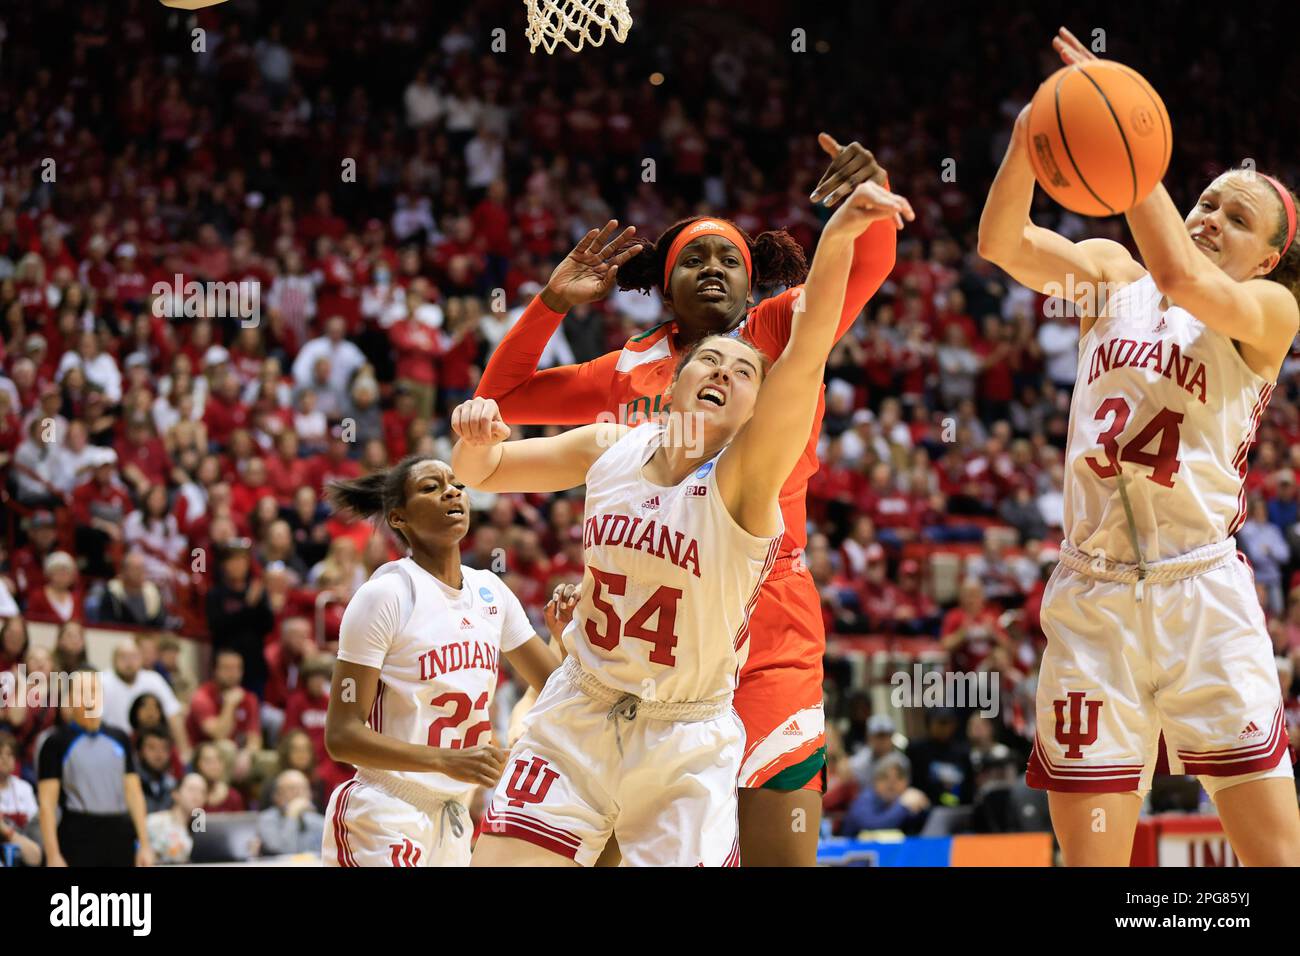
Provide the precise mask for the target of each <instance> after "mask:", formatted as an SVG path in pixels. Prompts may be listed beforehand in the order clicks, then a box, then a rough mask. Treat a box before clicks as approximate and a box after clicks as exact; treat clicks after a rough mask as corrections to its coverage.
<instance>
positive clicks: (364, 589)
mask: <svg viewBox="0 0 1300 956" xmlns="http://www.w3.org/2000/svg"><path fill="white" fill-rule="evenodd" d="M461 574H462V575H463V581H462V587H461V590H460V591H459V592H457V591H453V590H452V589H451V588H450V587H448V586H447V585H445V584H443V583H442V582H441V581H439V580H438V579H437V578H435V577H434V576H433V575H432V574H430V573H429V572H428V571H426V570H424V569H423V568H422V567H420V566H419V565H418V564H416V563H415V561H413V560H412V559H411V558H409V557H408V558H401V559H399V560H397V561H390V562H388V563H387V564H385V565H383V566H382V567H380V568H379V569H378V570H376V571H375V573H374V574H372V575H371V576H370V580H369V581H367V582H366V583H365V584H363V585H361V587H360V588H359V589H358V590H357V593H356V594H355V595H353V597H352V600H351V601H349V602H348V606H347V609H346V610H345V611H344V612H343V622H342V624H341V626H340V629H339V660H343V661H347V662H349V663H352V664H362V665H364V666H366V667H373V668H376V669H377V670H378V671H379V672H380V673H379V691H378V693H376V695H375V702H374V705H373V706H372V707H371V709H370V715H369V721H368V723H369V724H370V727H371V728H372V729H373V730H375V731H377V732H378V733H381V734H383V735H384V736H386V737H394V738H396V739H397V740H404V741H406V742H407V743H412V744H425V745H428V746H430V747H447V748H451V749H458V748H460V747H473V746H477V745H479V744H486V743H488V742H489V741H490V738H491V733H492V723H491V713H490V708H491V706H492V693H493V691H494V690H495V689H496V685H497V667H498V663H499V659H500V654H501V652H502V651H513V650H514V649H515V648H517V647H519V646H521V645H522V644H524V643H526V642H527V641H528V640H529V639H531V638H532V637H534V636H536V632H535V631H534V630H533V627H532V625H531V624H530V623H529V621H528V616H527V615H526V614H525V613H524V609H523V606H522V605H520V603H519V599H518V598H516V597H515V596H514V594H512V593H511V592H510V591H509V590H508V589H507V588H506V586H505V585H504V584H502V583H501V579H500V578H498V577H497V576H496V575H495V574H493V573H492V572H491V571H479V570H476V569H474V568H466V567H462V568H461ZM370 773H371V775H372V776H373V775H375V774H380V775H383V776H391V777H395V778H399V783H404V784H414V785H416V786H419V787H421V788H422V789H423V790H425V791H429V792H430V795H431V796H436V797H448V798H454V799H459V800H460V801H461V802H462V803H463V802H464V801H465V800H467V799H468V798H469V796H470V794H471V793H472V792H473V790H474V785H473V784H470V783H465V782H463V781H460V780H453V779H452V778H451V777H448V776H445V775H444V774H438V773H417V772H409V771H403V772H400V773H399V772H396V771H371V772H370Z"/></svg>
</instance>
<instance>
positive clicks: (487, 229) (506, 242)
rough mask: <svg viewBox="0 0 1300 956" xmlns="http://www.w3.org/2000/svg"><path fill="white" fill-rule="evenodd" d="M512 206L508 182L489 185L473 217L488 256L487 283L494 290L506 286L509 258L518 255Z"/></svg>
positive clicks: (494, 182)
mask: <svg viewBox="0 0 1300 956" xmlns="http://www.w3.org/2000/svg"><path fill="white" fill-rule="evenodd" d="M509 202H510V197H509V196H508V195H507V193H506V184H505V182H504V181H503V180H500V179H495V180H493V181H492V182H491V183H490V184H489V185H488V188H487V195H485V196H484V197H483V198H482V199H481V200H479V203H478V205H477V206H475V207H474V211H473V212H472V213H471V214H470V220H471V222H473V224H474V232H475V233H477V234H478V235H479V236H480V237H481V238H482V240H483V251H484V253H485V254H486V256H487V271H486V273H485V274H484V281H486V282H487V284H488V285H489V286H490V287H493V288H496V287H499V286H501V285H502V284H503V283H504V282H505V278H506V270H507V269H508V268H509V265H510V263H509V258H510V255H511V253H513V252H514V247H513V244H512V243H511V241H510V206H509Z"/></svg>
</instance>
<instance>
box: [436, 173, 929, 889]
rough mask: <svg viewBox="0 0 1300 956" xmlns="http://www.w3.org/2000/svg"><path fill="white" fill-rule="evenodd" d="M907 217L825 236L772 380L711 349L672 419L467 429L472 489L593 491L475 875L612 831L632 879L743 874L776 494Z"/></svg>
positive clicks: (681, 393)
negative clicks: (518, 431) (862, 276)
mask: <svg viewBox="0 0 1300 956" xmlns="http://www.w3.org/2000/svg"><path fill="white" fill-rule="evenodd" d="M896 216H900V217H906V218H909V219H910V218H911V216H912V212H911V208H910V206H909V205H908V204H907V201H906V200H904V199H903V198H902V197H900V196H896V195H894V194H893V193H891V192H889V191H888V190H886V189H885V188H884V187H882V186H879V185H877V184H875V183H864V184H862V185H860V186H858V187H857V189H856V190H855V191H854V192H853V194H852V195H851V196H850V198H849V199H848V200H847V201H845V202H844V203H843V204H842V205H841V207H840V208H839V209H838V210H837V211H836V212H835V214H834V215H833V216H832V217H831V219H830V221H829V222H828V223H827V225H826V229H825V231H824V232H823V233H822V237H821V241H820V242H819V244H818V246H817V253H816V256H815V257H814V259H813V264H812V270H811V272H810V273H809V277H808V282H807V285H806V286H805V288H804V303H803V305H804V308H803V309H802V310H797V311H796V315H795V318H794V322H793V328H792V331H791V336H790V343H789V345H788V347H787V348H786V349H785V351H784V352H783V353H782V354H781V357H780V358H779V359H777V361H776V362H775V363H772V365H771V367H770V368H769V367H768V360H767V358H766V357H765V356H763V355H762V354H761V353H759V352H758V351H757V350H756V349H755V348H754V347H753V346H752V345H750V344H749V343H747V342H746V341H745V340H744V339H741V338H738V337H732V336H726V335H715V336H709V337H706V338H704V339H702V340H700V341H699V342H698V343H697V344H696V345H695V346H694V347H693V348H691V349H690V351H688V352H687V353H685V354H684V355H683V356H682V359H681V362H680V364H679V366H678V368H677V371H676V374H675V376H674V377H673V380H672V384H671V386H670V396H671V398H670V405H671V408H672V411H671V413H669V414H667V415H665V416H664V417H662V418H661V419H660V420H659V421H656V422H652V423H648V424H644V425H641V426H640V427H635V428H629V427H628V426H625V425H619V424H614V423H597V424H594V425H584V426H582V427H579V428H575V429H573V430H572V431H569V432H565V433H564V434H562V435H558V436H556V437H553V438H534V439H527V440H523V441H506V439H507V438H508V437H509V434H510V429H509V427H508V426H507V425H506V424H505V423H504V422H503V421H502V418H501V415H500V413H499V410H498V409H497V405H496V402H495V401H493V400H491V399H486V398H475V399H473V400H471V401H469V402H466V403H465V404H463V405H461V406H460V407H458V408H457V409H456V410H455V411H454V412H453V413H452V428H453V429H454V430H455V432H456V434H457V435H458V436H459V437H460V441H459V442H458V443H457V445H456V448H455V451H454V452H453V455H452V461H453V464H454V466H455V468H456V473H457V474H458V475H460V477H461V478H462V480H464V481H465V483H466V484H468V485H470V486H471V487H477V488H482V489H484V490H487V491H500V492H512V491H513V492H549V491H561V490H564V489H568V488H573V487H577V486H579V485H586V489H587V496H586V503H585V514H584V520H583V548H584V556H585V561H586V570H585V573H584V576H583V581H582V586H581V592H580V596H579V599H578V604H577V608H576V609H575V611H574V616H573V621H572V622H571V623H570V625H569V626H568V628H566V629H565V631H564V635H563V641H564V646H565V649H566V650H567V652H568V654H569V657H568V659H567V660H566V662H565V664H564V666H562V667H561V668H560V669H559V670H557V671H556V672H555V673H554V674H553V675H551V678H550V680H548V681H547V683H546V687H545V688H544V689H543V691H542V693H541V695H540V696H539V698H538V700H537V703H536V705H535V706H534V707H533V709H532V710H531V711H530V712H529V714H528V717H527V718H526V721H525V723H524V726H523V732H522V735H521V736H520V738H519V740H518V741H517V742H516V744H515V746H514V749H513V750H512V751H511V753H510V756H509V757H508V758H507V760H506V767H505V770H504V772H503V773H502V776H501V782H500V784H499V785H498V786H497V789H496V792H495V793H494V794H493V796H492V799H491V803H490V805H489V808H488V811H487V814H486V816H485V819H484V825H483V834H482V836H481V837H480V839H479V843H478V845H477V846H476V847H475V850H474V865H476V866H478V865H505V864H510V865H557V866H558V865H574V864H578V865H591V864H593V863H594V862H595V860H596V857H597V856H598V855H599V854H600V852H601V850H602V848H603V847H604V846H605V844H606V842H607V841H608V840H609V837H610V835H611V833H612V834H613V835H614V836H615V837H616V838H617V840H618V845H619V848H620V850H621V852H622V857H623V863H624V864H626V865H641V866H645V865H659V866H696V865H704V866H725V865H736V863H737V862H738V858H739V843H738V831H737V822H736V779H737V774H738V772H739V769H740V760H741V756H742V755H743V752H744V730H743V728H742V725H741V722H740V719H739V718H738V717H737V716H736V713H735V711H734V710H733V709H732V706H731V698H732V693H733V691H734V689H735V686H736V675H737V671H738V669H739V667H740V664H741V660H740V654H739V653H738V650H737V648H738V647H740V646H742V645H743V644H744V643H745V641H744V638H745V628H746V626H747V616H748V611H749V608H750V607H751V606H752V604H753V602H754V600H755V599H756V597H757V594H758V588H759V585H760V584H761V583H762V580H763V576H764V574H765V573H766V572H767V570H768V569H769V568H770V567H771V564H772V562H773V561H774V560H775V557H776V554H777V551H778V545H779V542H780V538H781V533H782V520H781V511H780V508H779V506H778V493H779V491H780V489H781V485H782V484H783V483H784V481H785V479H786V476H788V475H789V474H790V472H791V470H792V469H793V468H794V466H795V463H796V461H797V460H798V458H799V456H800V454H801V453H802V452H803V449H804V445H805V444H806V442H807V436H808V432H809V429H810V428H811V427H812V422H813V416H814V415H815V414H816V411H817V403H818V397H819V395H820V392H821V383H822V378H823V372H824V368H825V364H826V358H827V355H828V354H829V353H830V350H831V347H832V345H833V344H834V341H835V334H836V331H837V326H838V324H839V319H840V311H841V307H842V305H843V299H844V288H845V284H846V282H847V280H848V276H849V267H850V264H851V261H852V258H853V244H854V240H855V239H856V238H857V236H858V235H859V234H860V233H862V232H863V231H864V230H865V229H866V228H867V227H868V226H869V225H870V224H871V223H872V222H875V221H877V220H882V219H891V220H892V219H894V217H896ZM897 221H898V222H899V223H901V221H902V220H901V218H900V219H898V220H897Z"/></svg>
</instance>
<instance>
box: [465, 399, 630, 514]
mask: <svg viewBox="0 0 1300 956" xmlns="http://www.w3.org/2000/svg"><path fill="white" fill-rule="evenodd" d="M451 427H452V430H453V431H454V432H455V433H456V435H457V436H458V441H457V442H456V447H455V448H453V449H452V453H451V467H452V470H453V471H454V472H455V473H456V476H457V477H458V478H460V480H461V481H463V482H465V484H467V485H469V486H470V487H471V488H478V489H480V490H482V491H534V492H542V491H565V490H567V489H569V488H576V487H578V486H579V485H581V484H584V483H585V482H586V480H587V469H589V468H590V467H591V466H592V463H593V462H595V460H596V459H597V458H599V457H600V455H601V453H602V452H604V451H605V449H607V448H609V447H610V446H611V445H612V444H614V442H616V441H618V439H619V438H621V437H622V436H623V434H624V433H625V432H626V431H627V427H626V426H622V425H616V424H613V423H607V422H599V423H597V424H594V425H584V426H582V427H580V428H574V429H571V430H569V431H567V432H564V433H563V434H560V435H556V436H554V437H552V438H526V439H524V440H523V441H513V442H507V441H506V439H507V438H509V437H510V428H509V426H507V425H506V423H505V421H504V420H503V419H502V417H501V410H500V408H499V407H498V406H497V403H496V402H494V401H493V400H492V399H490V398H472V399H470V400H469V401H468V402H464V403H462V404H460V405H458V406H457V407H456V409H455V410H454V411H453V412H452V413H451Z"/></svg>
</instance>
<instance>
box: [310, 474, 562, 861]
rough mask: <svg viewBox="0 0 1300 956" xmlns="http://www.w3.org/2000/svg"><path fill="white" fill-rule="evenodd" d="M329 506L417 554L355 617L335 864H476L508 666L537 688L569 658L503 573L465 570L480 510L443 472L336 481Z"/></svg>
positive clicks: (340, 684)
mask: <svg viewBox="0 0 1300 956" xmlns="http://www.w3.org/2000/svg"><path fill="white" fill-rule="evenodd" d="M329 496H330V499H331V501H332V503H333V504H334V506H335V507H336V508H339V509H346V510H349V511H352V512H354V513H356V514H359V515H361V516H363V517H370V516H371V515H379V516H382V519H383V522H384V524H385V525H387V527H388V528H389V529H390V530H391V531H392V532H393V533H395V534H396V535H397V537H398V538H399V539H400V541H401V542H402V543H403V544H404V545H406V547H407V548H408V549H409V554H408V555H407V556H406V557H404V558H400V559H399V560H396V561H391V562H389V563H388V564H385V565H383V566H382V567H380V568H379V569H377V570H376V571H375V573H374V574H373V575H371V577H370V580H368V581H367V582H366V583H365V584H363V585H362V586H361V587H360V588H359V589H358V590H357V593H356V594H355V595H354V596H353V597H352V600H351V601H349V602H348V606H347V610H346V611H345V612H344V615H343V622H342V625H341V626H340V630H339V654H338V656H339V663H338V665H337V667H336V669H335V673H334V678H333V680H332V682H331V689H330V703H329V713H328V717H327V722H326V738H325V740H326V746H327V747H328V748H329V751H330V754H331V756H333V757H334V758H335V759H336V760H343V761H347V762H348V763H352V764H355V765H356V767H357V775H356V777H355V778H354V779H352V780H350V781H348V782H347V783H346V784H344V785H343V786H341V787H339V788H337V789H336V790H335V791H334V793H333V794H331V796H330V801H329V806H328V807H327V809H326V826H325V838H324V841H323V847H322V859H323V860H324V862H325V865H327V866H466V865H468V863H469V859H470V845H471V838H472V832H471V831H472V830H473V825H472V823H471V822H470V819H469V812H468V809H467V808H468V806H469V801H470V797H471V795H472V794H473V791H474V788H475V787H476V786H485V787H491V786H493V785H495V784H496V782H497V780H498V778H499V777H500V775H501V768H502V766H503V760H504V757H505V753H504V752H503V751H502V750H500V749H499V748H497V747H496V746H494V745H493V741H492V724H491V721H490V717H489V712H490V708H491V706H492V692H493V690H494V689H495V688H496V684H497V670H498V665H499V663H500V656H501V655H502V654H505V655H506V657H507V659H508V660H509V662H510V665H511V667H513V668H514V669H515V671H516V672H517V673H519V674H520V675H521V676H522V677H523V678H524V679H525V680H527V681H528V682H529V683H530V684H532V685H533V686H534V687H541V686H542V685H543V684H544V683H545V681H546V678H547V677H549V676H550V674H551V672H552V671H553V670H554V669H555V667H556V666H557V665H558V664H559V658H558V656H557V655H556V654H555V652H554V651H553V650H552V648H551V647H550V646H548V645H547V643H546V642H545V641H544V640H543V639H542V638H540V637H538V636H537V635H536V634H535V633H534V632H533V628H532V625H531V624H529V622H528V617H527V615H526V614H525V613H524V609H523V607H522V606H521V605H520V603H519V601H518V599H517V598H516V597H515V596H514V595H513V594H512V593H510V591H509V590H508V589H507V588H506V587H505V585H504V584H502V583H501V580H500V579H499V578H498V577H497V576H496V575H495V574H493V573H492V572H490V571H480V570H476V569H473V568H466V567H462V566H461V563H460V541H461V539H462V538H464V537H465V534H466V532H467V531H468V530H469V514H470V508H469V502H468V500H467V499H466V497H465V495H464V492H463V486H462V485H461V484H460V483H459V482H457V481H456V478H455V476H454V475H453V474H452V472H451V469H450V468H449V467H448V466H447V465H446V464H445V463H444V462H441V461H437V460H436V459H432V458H424V457H417V456H411V457H408V458H405V459H403V460H402V461H401V462H399V463H398V464H397V465H395V466H394V467H393V468H391V469H388V470H386V471H378V472H374V473H372V474H370V475H366V476H365V477H363V478H357V479H352V480H348V481H338V482H333V483H331V485H330V486H329ZM548 610H549V608H548Z"/></svg>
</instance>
